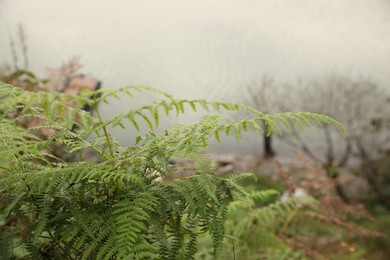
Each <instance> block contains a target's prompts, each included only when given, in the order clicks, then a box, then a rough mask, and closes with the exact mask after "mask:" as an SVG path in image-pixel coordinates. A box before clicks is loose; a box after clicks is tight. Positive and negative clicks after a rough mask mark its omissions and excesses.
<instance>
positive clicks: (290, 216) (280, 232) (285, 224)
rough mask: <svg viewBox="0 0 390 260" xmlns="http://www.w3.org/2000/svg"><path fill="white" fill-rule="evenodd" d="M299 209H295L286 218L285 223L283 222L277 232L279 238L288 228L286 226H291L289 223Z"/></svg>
mask: <svg viewBox="0 0 390 260" xmlns="http://www.w3.org/2000/svg"><path fill="white" fill-rule="evenodd" d="M298 210H299V208H298V207H297V208H295V209H294V210H293V211H292V212H291V213H290V214H289V215H288V217H287V219H286V221H285V222H284V224H283V227H282V228H281V229H280V231H279V234H278V236H279V237H281V236H283V233H284V232H285V231H286V229H287V228H288V226H289V225H290V224H291V222H292V221H293V219H294V217H295V215H296V214H297V212H298Z"/></svg>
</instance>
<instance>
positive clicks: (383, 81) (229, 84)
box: [0, 0, 390, 152]
mask: <svg viewBox="0 0 390 260" xmlns="http://www.w3.org/2000/svg"><path fill="white" fill-rule="evenodd" d="M389 13H390V2H389V1H387V0H371V1H364V0H344V1H336V0H333V1H329V0H316V1H310V0H291V1H284V0H275V1H260V0H241V1H233V0H214V1H206V0H186V1H185V0H181V1H179V0H164V1H161V0H160V1H157V0H154V1H153V0H112V1H103V0H84V1H76V0H67V1H60V0H57V1H52V0H34V1H31V0H0V63H8V64H10V63H11V62H12V56H11V51H10V44H9V42H10V39H9V34H12V33H14V32H15V31H16V29H17V25H18V23H20V24H22V25H23V27H24V29H25V31H26V33H27V35H28V39H27V44H28V52H29V69H31V70H32V71H35V72H37V73H38V74H39V75H42V76H43V75H44V74H45V70H46V68H47V67H58V66H59V65H60V64H61V63H63V62H66V61H67V60H69V59H70V58H72V57H74V56H80V57H81V62H82V64H83V69H82V72H83V73H85V74H87V75H90V76H92V77H95V78H97V79H99V80H100V81H102V83H103V86H104V87H108V88H117V87H122V86H126V85H147V86H153V87H156V88H159V89H162V90H164V91H167V92H170V93H172V94H173V95H174V96H176V97H179V98H207V99H210V100H227V101H233V102H244V97H245V96H246V95H247V93H246V92H245V87H246V86H247V85H248V84H250V82H252V81H253V80H256V79H260V78H261V77H262V76H263V75H270V76H272V77H275V78H277V79H282V80H284V81H289V80H296V79H297V78H299V77H300V78H310V77H321V76H323V75H327V74H332V73H336V74H341V75H347V76H348V77H352V78H353V77H358V76H364V77H370V78H371V79H373V80H374V81H375V82H377V83H378V84H380V85H381V86H382V87H383V88H387V89H388V88H389V85H390V73H389V71H390V15H389ZM284 91H294V90H293V89H285V90H284ZM149 98H150V97H149V96H147V95H145V96H143V100H139V98H137V99H135V100H136V101H135V100H134V99H131V100H130V101H129V100H128V99H127V100H124V101H115V102H114V103H113V104H112V105H110V106H103V108H102V109H103V112H104V115H105V117H108V116H110V115H112V114H117V113H120V112H124V111H126V110H128V109H130V108H132V107H134V106H136V105H138V104H140V103H142V102H147V101H149V100H148V99H149ZM193 118H196V116H193ZM183 119H184V121H186V120H188V118H174V119H172V120H171V121H169V122H168V123H169V124H172V123H177V122H180V121H181V120H183ZM114 133H115V134H116V135H117V136H118V138H119V139H120V140H121V142H123V143H132V140H131V138H129V134H130V137H133V136H134V133H133V132H131V133H129V131H126V132H123V131H122V132H121V131H114ZM245 139H246V141H245ZM233 143H234V142H233V141H232V140H227V144H228V145H227V146H226V145H225V146H219V148H214V149H217V150H218V149H220V150H224V151H229V149H230V150H236V149H238V150H240V151H244V152H248V151H256V152H260V148H259V147H260V146H261V138H260V137H257V136H254V135H250V136H249V137H248V138H244V141H243V143H242V144H240V145H233ZM234 144H235V143H234ZM221 147H222V148H221ZM283 147H284V146H282V148H279V149H277V150H278V152H282V151H281V150H283V149H284V148H283Z"/></svg>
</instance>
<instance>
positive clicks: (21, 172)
mask: <svg viewBox="0 0 390 260" xmlns="http://www.w3.org/2000/svg"><path fill="white" fill-rule="evenodd" d="M134 91H136V92H145V91H151V92H153V93H158V94H160V95H161V96H162V99H161V100H160V101H156V102H154V103H152V104H150V105H145V106H141V107H138V108H135V109H132V110H130V111H128V112H125V113H123V114H120V115H116V116H113V117H112V118H109V119H107V120H103V119H102V118H101V117H100V114H99V109H98V104H99V102H106V103H109V102H110V101H111V99H112V98H120V97H122V96H123V95H127V96H130V97H131V96H132V94H133V93H134ZM90 96H92V97H93V98H92V99H91V98H90ZM69 102H73V104H74V107H69V106H67V104H69ZM84 105H88V106H91V107H93V108H94V109H95V112H96V115H97V117H94V116H92V114H90V113H88V112H85V111H83V110H82V109H81V108H82V107H83V106H84ZM186 109H191V110H193V111H198V110H200V109H204V110H206V111H210V113H211V111H214V112H215V113H219V112H221V111H224V110H226V111H237V110H245V111H248V112H250V113H251V115H252V117H248V118H245V119H242V120H240V121H238V122H231V121H227V120H226V119H222V117H220V116H216V115H210V116H207V117H204V118H203V119H202V120H200V121H199V122H197V123H195V124H191V125H181V126H177V127H175V128H172V129H168V130H167V135H163V136H159V135H156V134H155V133H154V132H153V129H154V128H156V127H158V126H159V121H160V116H161V114H162V113H165V114H166V115H171V114H172V113H173V114H182V113H185V111H186ZM32 119H38V120H39V121H40V122H42V123H41V124H39V125H35V126H33V127H31V126H30V127H29V124H28V123H29V122H30V121H31V120H32ZM125 121H129V122H131V123H132V124H133V126H134V128H135V130H138V129H139V127H138V124H139V122H140V121H145V122H146V124H147V125H148V127H149V129H150V132H149V133H147V134H146V135H143V136H140V137H138V138H137V142H138V146H130V147H122V146H121V145H120V144H119V143H118V142H117V141H116V140H115V138H114V137H113V136H111V135H110V133H109V132H108V130H107V129H108V127H116V126H119V127H121V126H123V125H124V123H125ZM262 122H265V123H266V124H267V125H269V126H270V127H269V128H268V129H269V134H271V133H272V132H281V131H282V129H283V128H286V129H290V128H291V125H292V124H298V125H301V126H304V125H308V126H312V125H314V124H319V125H322V124H333V125H335V126H336V127H338V128H340V130H341V132H344V129H343V127H342V126H341V125H340V124H339V123H338V122H337V121H335V120H333V119H331V118H328V117H326V116H321V115H317V114H310V113H281V114H276V115H267V114H263V113H261V112H259V111H256V110H254V109H252V108H250V107H247V106H244V105H240V104H233V103H224V102H210V101H206V100H187V99H175V98H173V97H172V96H171V95H169V94H167V93H165V92H162V91H159V90H156V89H153V88H149V87H140V86H136V87H125V88H121V89H118V90H107V89H101V90H98V91H97V92H90V91H83V92H82V93H81V94H80V96H77V97H72V96H68V95H66V94H63V93H47V92H26V91H23V90H21V89H19V88H16V87H13V86H11V85H7V84H3V83H0V159H1V160H0V191H1V195H0V196H1V197H0V200H1V204H0V210H1V216H2V218H4V219H5V220H7V221H8V220H10V219H16V220H17V221H21V222H23V223H24V224H23V226H24V227H25V228H22V230H21V229H20V227H19V228H18V227H15V226H12V225H9V224H7V223H8V222H7V221H5V222H4V223H3V224H1V225H2V226H1V228H2V229H4V230H5V232H4V234H5V235H1V236H0V239H1V241H0V242H1V243H0V244H1V245H3V244H4V246H2V250H4V252H5V253H4V255H7V254H8V255H12V254H13V253H14V251H15V248H14V247H13V246H12V241H20V244H21V247H23V248H25V249H26V250H27V253H26V254H29V257H31V258H37V255H40V256H41V257H51V258H64V259H91V258H93V259H151V258H164V259H175V258H176V259H177V258H179V259H180V258H181V259H193V258H194V257H195V255H196V253H197V251H198V250H199V247H198V238H199V236H200V235H201V234H205V233H207V234H209V235H210V237H211V239H212V242H213V255H214V256H215V257H216V258H219V259H221V258H223V256H224V254H223V253H224V240H225V237H226V232H225V223H226V221H227V219H228V216H229V205H231V203H232V202H233V201H244V202H245V201H246V202H245V203H247V204H248V203H249V201H250V200H251V199H252V198H251V195H250V194H248V193H246V192H245V191H243V189H242V188H241V187H240V185H238V180H239V179H240V178H244V177H248V175H242V176H238V177H228V178H224V177H220V176H216V175H214V173H213V168H212V167H209V165H210V164H209V163H206V162H205V161H206V159H205V158H204V157H202V156H200V155H199V153H200V152H202V151H204V150H205V149H206V148H207V145H208V142H209V139H210V138H213V137H215V138H216V139H217V140H219V136H220V134H221V133H225V134H230V133H232V134H234V135H235V136H236V138H237V140H240V139H241V133H242V132H243V131H248V130H249V129H250V128H252V129H253V130H255V131H262V127H261V124H262ZM43 129H52V130H54V134H53V135H52V136H51V137H50V138H48V139H45V138H43V137H42V136H40V135H39V134H38V135H37V134H34V133H35V132H36V131H41V130H43ZM87 137H88V138H87ZM59 148H60V149H61V150H62V151H63V153H62V154H60V155H61V156H59V153H58V149H59ZM91 149H92V150H93V151H94V152H95V153H96V156H98V157H99V159H98V160H97V161H98V162H94V161H87V160H85V159H84V158H83V156H82V154H83V152H84V151H85V150H91ZM76 155H77V156H76ZM174 157H187V158H196V159H197V160H198V161H199V162H200V165H203V166H202V167H199V168H198V169H197V172H196V174H195V175H192V176H189V177H187V178H183V179H179V180H176V181H174V182H172V183H164V182H159V181H158V180H157V178H159V177H166V176H168V175H169V174H170V173H171V172H172V171H175V170H176V169H177V167H176V166H174V165H171V164H170V163H169V162H170V161H171V159H172V158H174ZM69 158H71V159H69ZM264 196H265V195H264ZM258 197H259V198H260V197H261V195H258ZM290 208H291V206H288V205H287V206H285V207H283V206H282V205H275V208H270V209H269V212H268V211H267V210H268V209H264V212H265V213H264V214H265V215H268V216H269V217H268V218H271V219H276V218H277V214H279V215H283V214H284V211H288V210H289V209H290ZM279 209H280V211H279ZM266 211H267V212H266ZM264 223H265V222H264ZM10 241H11V242H10ZM26 257H27V255H26Z"/></svg>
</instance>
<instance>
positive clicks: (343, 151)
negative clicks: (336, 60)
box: [284, 75, 390, 200]
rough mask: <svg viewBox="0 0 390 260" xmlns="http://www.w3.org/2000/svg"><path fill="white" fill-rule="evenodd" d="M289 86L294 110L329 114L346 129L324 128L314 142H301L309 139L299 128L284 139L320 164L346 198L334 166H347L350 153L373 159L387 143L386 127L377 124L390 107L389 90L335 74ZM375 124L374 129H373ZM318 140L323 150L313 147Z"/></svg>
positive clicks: (380, 122)
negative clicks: (339, 131) (340, 131)
mask: <svg viewBox="0 0 390 260" xmlns="http://www.w3.org/2000/svg"><path fill="white" fill-rule="evenodd" d="M292 88H293V89H294V90H295V94H296V95H295V96H294V97H292V98H291V99H290V100H289V101H288V102H291V101H292V100H293V101H295V102H296V103H295V104H294V107H295V109H297V110H302V111H310V112H314V113H320V114H325V115H328V116H330V117H332V118H335V119H337V120H339V121H340V122H341V123H343V124H344V125H345V127H346V129H347V136H346V137H345V138H342V137H341V136H340V135H338V134H336V133H335V132H334V131H332V129H331V128H329V127H325V128H324V130H323V131H324V132H323V138H321V137H320V136H316V142H312V143H310V144H308V143H306V142H305V141H304V140H307V139H308V138H307V137H306V138H303V137H302V136H301V135H302V134H301V133H300V132H298V131H293V132H292V133H291V134H290V135H287V137H286V138H284V140H285V141H286V142H288V143H289V144H291V145H293V146H295V147H297V148H300V149H302V150H303V151H304V152H305V153H306V154H307V155H308V156H310V157H311V158H312V159H313V160H315V161H317V162H319V163H321V164H322V166H323V167H324V168H325V169H326V170H327V173H328V176H329V177H331V178H333V179H334V180H335V185H336V189H337V191H338V192H339V195H340V196H341V197H342V198H343V199H344V200H347V198H346V197H345V195H344V193H343V191H342V187H341V186H340V184H339V183H338V182H337V180H338V179H337V177H338V171H337V168H338V167H340V166H344V165H346V163H347V162H348V160H349V159H350V158H351V156H355V157H359V159H360V160H362V161H363V160H367V158H368V155H369V157H370V158H374V157H375V154H377V153H378V151H379V150H380V149H382V148H383V147H385V146H386V145H389V144H390V138H389V130H385V128H382V127H379V126H381V125H383V124H384V122H385V121H386V119H385V118H386V117H388V115H389V112H390V111H389V110H390V109H389V108H390V107H389V106H386V103H387V101H386V99H388V93H386V92H385V91H384V90H382V89H380V88H379V87H378V85H377V84H375V82H373V81H372V80H369V79H366V78H355V79H351V78H348V77H343V76H338V75H332V76H328V77H324V78H322V79H319V80H318V79H312V80H306V81H302V80H301V81H299V82H298V84H297V85H296V86H293V87H292ZM387 120H388V119H387ZM375 125H376V126H375ZM375 127H377V130H376V131H373V128H375ZM379 128H380V129H379ZM318 142H321V143H322V146H321V147H323V148H322V149H318V148H317V149H316V148H315V145H316V144H318Z"/></svg>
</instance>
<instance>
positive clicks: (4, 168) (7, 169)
mask: <svg viewBox="0 0 390 260" xmlns="http://www.w3.org/2000/svg"><path fill="white" fill-rule="evenodd" d="M0 169H3V170H6V171H8V172H12V173H15V172H14V171H13V170H11V169H9V168H7V167H4V166H0Z"/></svg>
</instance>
